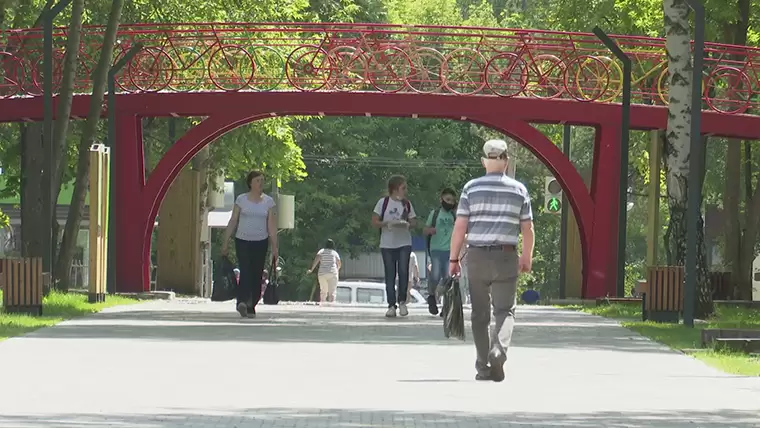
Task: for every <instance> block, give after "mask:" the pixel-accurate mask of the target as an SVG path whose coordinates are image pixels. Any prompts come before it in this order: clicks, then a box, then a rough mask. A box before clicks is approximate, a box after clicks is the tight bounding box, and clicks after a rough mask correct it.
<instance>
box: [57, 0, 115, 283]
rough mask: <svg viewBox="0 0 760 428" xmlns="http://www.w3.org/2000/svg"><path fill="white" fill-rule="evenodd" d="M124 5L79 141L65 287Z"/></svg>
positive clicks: (111, 28) (63, 261)
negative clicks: (91, 148) (91, 150)
mask: <svg viewBox="0 0 760 428" xmlns="http://www.w3.org/2000/svg"><path fill="white" fill-rule="evenodd" d="M123 6H124V0H113V3H112V4H111V12H110V15H109V17H108V26H107V27H106V33H105V36H104V37H103V48H102V50H101V51H100V58H99V60H98V66H97V68H96V69H95V73H93V85H92V96H91V97H90V111H89V115H88V116H87V122H86V123H85V126H84V129H83V131H82V139H81V140H80V142H79V159H78V162H77V173H76V182H75V183H74V192H73V194H72V197H71V207H70V209H69V215H68V217H67V218H66V228H65V229H64V231H63V240H62V242H61V251H60V253H59V254H58V261H57V263H56V269H55V272H56V273H57V275H56V276H57V277H58V280H59V281H61V282H60V284H61V287H62V288H63V289H68V282H69V280H68V275H61V272H68V271H69V270H70V269H71V261H72V258H73V256H74V248H75V246H76V241H77V236H78V234H79V227H80V223H81V221H82V212H83V211H84V199H85V194H86V192H87V187H88V184H89V175H90V157H89V149H90V146H91V145H92V143H93V139H94V137H95V133H96V131H97V128H98V122H99V121H100V114H101V112H102V109H103V107H102V106H103V97H104V95H105V91H106V79H107V78H108V71H109V70H110V68H111V59H112V58H113V48H114V44H115V43H116V33H117V31H118V29H119V20H120V19H121V9H122V7H123Z"/></svg>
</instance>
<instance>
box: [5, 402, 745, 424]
mask: <svg viewBox="0 0 760 428" xmlns="http://www.w3.org/2000/svg"><path fill="white" fill-rule="evenodd" d="M506 406H508V404H505V407H506ZM758 424H760V416H758V412H757V411H739V410H714V411H710V412H702V411H696V410H695V411H661V412H646V413H643V412H642V413H638V412H594V413H574V414H568V413H539V412H534V413H509V412H504V413H502V414H477V413H450V412H439V413H433V412H425V413H421V412H408V411H403V410H397V409H396V410H394V409H388V410H376V409H371V410H364V409H357V410H354V409H345V410H344V409H308V408H306V409H302V408H262V409H248V410H245V411H241V412H229V411H223V410H219V411H213V410H209V411H208V412H206V413H204V414H197V413H194V412H192V411H190V410H184V409H177V410H176V411H172V410H169V411H167V412H166V413H165V414H151V415H141V414H131V415H123V414H109V415H97V414H67V415H55V414H52V415H48V416H24V415H0V426H3V427H11V426H12V427H15V428H37V427H61V428H74V427H88V428H95V427H98V428H100V427H103V428H104V427H134V428H175V427H177V428H179V427H203V428H232V427H239V428H243V427H261V428H280V427H304V428H317V427H322V428H327V427H329V428H356V427H394V428H395V427H414V428H420V427H436V428H439V427H451V428H470V427H472V428H490V427H527V426H530V427H575V428H579V427H580V428H600V427H604V428H618V427H620V428H622V427H626V428H643V427H657V428H681V427H684V428H686V427H689V428H694V427H700V428H713V427H715V428H718V427H721V428H723V427H734V428H744V427H747V428H749V427H757V426H758Z"/></svg>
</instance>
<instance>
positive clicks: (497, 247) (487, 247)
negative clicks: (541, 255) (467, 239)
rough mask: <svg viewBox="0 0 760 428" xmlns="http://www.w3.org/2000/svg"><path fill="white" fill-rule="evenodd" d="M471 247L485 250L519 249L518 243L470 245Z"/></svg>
mask: <svg viewBox="0 0 760 428" xmlns="http://www.w3.org/2000/svg"><path fill="white" fill-rule="evenodd" d="M470 248H477V249H479V250H483V251H515V250H517V245H514V244H502V245H484V246H482V247H479V246H473V245H470Z"/></svg>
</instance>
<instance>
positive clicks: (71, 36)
mask: <svg viewBox="0 0 760 428" xmlns="http://www.w3.org/2000/svg"><path fill="white" fill-rule="evenodd" d="M83 11H84V0H74V3H73V5H72V9H71V22H70V23H69V31H68V40H67V41H66V57H65V62H64V64H63V79H62V81H61V93H60V94H59V96H58V112H57V114H56V118H57V120H56V121H55V125H54V127H53V159H55V160H56V163H55V165H54V167H55V169H54V170H53V200H54V201H57V200H58V195H60V194H61V185H62V181H63V174H64V172H65V171H66V165H67V164H68V150H66V136H67V132H68V129H69V117H70V116H71V104H72V100H73V97H74V78H75V77H76V73H77V65H78V64H79V45H80V40H81V36H82V13H83ZM52 220H53V222H54V224H55V225H57V222H56V221H55V213H54V214H53V219H52Z"/></svg>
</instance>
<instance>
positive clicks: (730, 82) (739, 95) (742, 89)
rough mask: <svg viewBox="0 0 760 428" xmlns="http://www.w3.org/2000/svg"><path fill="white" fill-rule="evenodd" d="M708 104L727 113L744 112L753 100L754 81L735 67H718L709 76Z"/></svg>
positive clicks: (718, 110)
mask: <svg viewBox="0 0 760 428" xmlns="http://www.w3.org/2000/svg"><path fill="white" fill-rule="evenodd" d="M707 88H708V89H707V91H705V92H707V94H708V95H707V96H706V97H705V98H706V100H705V101H707V105H708V106H710V108H711V109H713V110H715V111H717V112H720V113H725V114H739V113H744V112H745V111H747V109H749V105H750V102H751V100H752V83H751V82H750V80H749V77H747V74H746V73H744V72H743V71H741V70H739V69H738V68H735V67H725V66H723V67H717V68H716V69H715V70H713V71H712V73H710V76H709V77H708V78H707Z"/></svg>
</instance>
